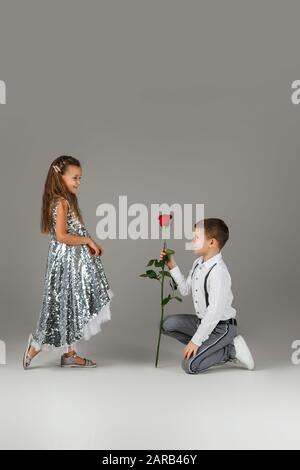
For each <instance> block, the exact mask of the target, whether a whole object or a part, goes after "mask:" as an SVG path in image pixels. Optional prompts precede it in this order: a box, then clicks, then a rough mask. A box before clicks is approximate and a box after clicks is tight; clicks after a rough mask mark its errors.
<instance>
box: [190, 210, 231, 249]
mask: <svg viewBox="0 0 300 470" xmlns="http://www.w3.org/2000/svg"><path fill="white" fill-rule="evenodd" d="M203 226H204V231H205V235H206V236H207V238H215V239H216V240H217V242H218V244H219V248H220V250H221V249H222V248H223V246H224V245H225V243H226V242H227V240H228V238H229V229H228V227H227V225H226V224H225V222H224V220H222V219H214V218H210V219H203V220H200V221H199V222H197V223H196V224H195V225H194V228H197V227H199V228H200V227H203Z"/></svg>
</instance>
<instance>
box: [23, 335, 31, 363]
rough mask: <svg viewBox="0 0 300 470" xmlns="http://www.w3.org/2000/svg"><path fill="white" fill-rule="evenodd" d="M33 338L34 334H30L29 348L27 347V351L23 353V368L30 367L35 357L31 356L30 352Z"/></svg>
mask: <svg viewBox="0 0 300 470" xmlns="http://www.w3.org/2000/svg"><path fill="white" fill-rule="evenodd" d="M31 340H32V334H30V335H29V338H28V343H27V348H26V349H25V352H24V355H23V368H24V369H28V367H29V366H30V363H31V361H32V359H33V358H32V357H31V356H30V354H29V352H28V351H29V348H30V345H31Z"/></svg>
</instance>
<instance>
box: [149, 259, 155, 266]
mask: <svg viewBox="0 0 300 470" xmlns="http://www.w3.org/2000/svg"><path fill="white" fill-rule="evenodd" d="M156 261H157V260H156V259H150V261H149V262H148V264H147V266H152V264H153V263H155V262H156Z"/></svg>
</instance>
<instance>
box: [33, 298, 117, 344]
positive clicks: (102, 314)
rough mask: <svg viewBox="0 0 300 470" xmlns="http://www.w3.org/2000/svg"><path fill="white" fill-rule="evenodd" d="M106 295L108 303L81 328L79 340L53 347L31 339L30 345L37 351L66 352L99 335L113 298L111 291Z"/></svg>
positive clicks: (109, 317)
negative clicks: (79, 343) (82, 341)
mask: <svg viewBox="0 0 300 470" xmlns="http://www.w3.org/2000/svg"><path fill="white" fill-rule="evenodd" d="M107 293H108V296H109V301H108V302H107V304H105V305H104V306H103V307H102V308H101V310H100V311H99V312H98V314H97V316H96V317H95V318H92V319H91V320H89V321H88V322H87V323H86V325H85V326H84V327H83V332H82V337H81V338H79V339H78V340H76V341H74V342H73V343H71V344H63V345H61V346H54V345H53V344H47V343H42V344H40V343H38V342H37V341H35V340H34V339H32V340H31V342H30V345H31V346H32V347H33V348H34V349H37V350H38V351H55V352H68V350H69V349H70V348H72V349H73V348H75V346H76V345H77V343H78V341H81V340H82V339H84V340H86V341H88V340H89V339H90V338H91V337H92V336H95V335H96V334H98V333H100V331H102V329H101V325H102V324H103V323H106V322H108V321H109V320H111V311H110V301H111V299H112V298H113V297H114V293H113V291H112V290H111V289H109V290H108V291H107Z"/></svg>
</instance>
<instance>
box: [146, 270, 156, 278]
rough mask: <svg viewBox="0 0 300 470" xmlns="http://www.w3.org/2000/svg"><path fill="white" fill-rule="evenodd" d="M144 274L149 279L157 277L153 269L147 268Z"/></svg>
mask: <svg viewBox="0 0 300 470" xmlns="http://www.w3.org/2000/svg"><path fill="white" fill-rule="evenodd" d="M146 275H147V277H149V278H150V279H157V274H156V272H155V271H153V269H148V270H147V271H146Z"/></svg>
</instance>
